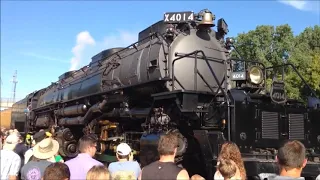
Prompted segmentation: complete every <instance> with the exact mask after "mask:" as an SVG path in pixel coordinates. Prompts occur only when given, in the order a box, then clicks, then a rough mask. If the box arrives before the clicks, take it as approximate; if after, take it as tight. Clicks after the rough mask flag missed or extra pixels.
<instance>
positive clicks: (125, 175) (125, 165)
mask: <svg viewBox="0 0 320 180" xmlns="http://www.w3.org/2000/svg"><path fill="white" fill-rule="evenodd" d="M116 156H117V159H118V161H117V162H113V163H110V165H109V167H108V169H109V171H110V174H111V176H112V178H117V179H118V178H119V179H137V178H138V176H139V174H140V172H141V168H140V165H139V163H138V162H137V161H133V154H132V152H131V148H130V146H129V145H128V144H126V143H121V144H119V145H118V146H117V152H116Z"/></svg>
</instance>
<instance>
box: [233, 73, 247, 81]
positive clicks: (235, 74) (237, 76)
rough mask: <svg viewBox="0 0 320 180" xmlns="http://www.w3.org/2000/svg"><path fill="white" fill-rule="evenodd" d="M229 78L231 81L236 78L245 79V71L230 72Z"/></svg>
mask: <svg viewBox="0 0 320 180" xmlns="http://www.w3.org/2000/svg"><path fill="white" fill-rule="evenodd" d="M231 79H232V80H233V81H237V80H246V79H247V77H246V73H245V72H233V73H232V74H231Z"/></svg>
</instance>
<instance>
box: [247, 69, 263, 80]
mask: <svg viewBox="0 0 320 180" xmlns="http://www.w3.org/2000/svg"><path fill="white" fill-rule="evenodd" d="M248 73H249V80H250V82H251V83H253V84H256V85H258V84H261V83H262V81H263V72H262V69H261V68H259V67H258V66H252V67H250V68H249V71H248Z"/></svg>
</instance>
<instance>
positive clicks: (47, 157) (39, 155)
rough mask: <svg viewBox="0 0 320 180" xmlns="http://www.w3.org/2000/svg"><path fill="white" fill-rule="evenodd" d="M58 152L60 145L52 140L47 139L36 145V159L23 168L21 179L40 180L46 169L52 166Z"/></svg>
mask: <svg viewBox="0 0 320 180" xmlns="http://www.w3.org/2000/svg"><path fill="white" fill-rule="evenodd" d="M58 150H59V143H58V141H56V140H54V139H52V138H45V139H43V140H42V141H40V142H39V143H38V144H36V145H35V146H34V147H33V156H34V159H33V160H31V161H29V162H28V163H27V164H26V165H24V166H23V167H22V170H21V178H22V179H27V180H38V179H39V180H40V179H41V178H42V177H43V175H44V171H45V169H46V168H47V167H48V166H49V165H50V164H52V162H53V161H52V159H53V158H54V155H55V154H56V153H57V152H58ZM53 160H54V159H53Z"/></svg>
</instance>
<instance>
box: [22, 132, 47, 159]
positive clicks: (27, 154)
mask: <svg viewBox="0 0 320 180" xmlns="http://www.w3.org/2000/svg"><path fill="white" fill-rule="evenodd" d="M51 136H52V134H51V133H49V132H46V131H44V130H42V129H41V130H40V131H39V132H37V133H36V134H35V135H34V136H33V137H32V139H33V140H32V142H31V148H30V149H29V150H27V151H26V152H25V154H24V164H27V163H28V162H29V161H30V160H31V159H32V157H33V147H34V146H35V145H36V144H38V143H39V142H40V141H42V140H43V139H45V138H48V137H51ZM30 139H31V138H30Z"/></svg>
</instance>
